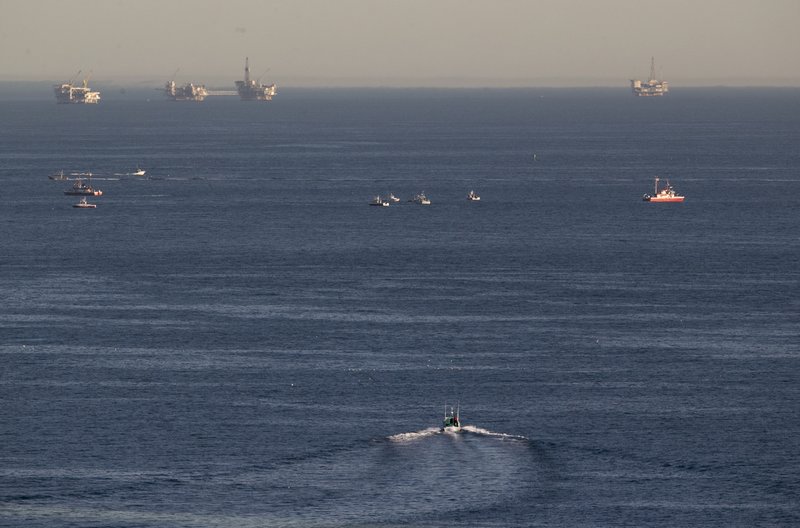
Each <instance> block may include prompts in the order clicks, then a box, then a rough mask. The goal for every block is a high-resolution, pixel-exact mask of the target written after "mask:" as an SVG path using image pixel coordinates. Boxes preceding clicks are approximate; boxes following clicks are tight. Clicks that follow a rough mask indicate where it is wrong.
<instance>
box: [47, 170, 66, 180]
mask: <svg viewBox="0 0 800 528" xmlns="http://www.w3.org/2000/svg"><path fill="white" fill-rule="evenodd" d="M48 177H49V178H50V179H51V180H59V181H63V180H66V179H67V175H66V174H64V171H63V170H62V171H59V172H56V173H55V174H51V175H50V176H48Z"/></svg>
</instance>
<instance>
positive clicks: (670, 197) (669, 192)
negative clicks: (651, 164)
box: [642, 176, 684, 202]
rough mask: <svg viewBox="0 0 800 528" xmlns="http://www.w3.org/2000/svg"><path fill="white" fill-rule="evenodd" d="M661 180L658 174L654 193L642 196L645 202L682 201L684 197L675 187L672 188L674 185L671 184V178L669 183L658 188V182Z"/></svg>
mask: <svg viewBox="0 0 800 528" xmlns="http://www.w3.org/2000/svg"><path fill="white" fill-rule="evenodd" d="M660 180H661V178H659V177H658V176H656V181H655V186H654V188H653V194H652V195H651V194H645V195H644V196H642V200H644V201H645V202H682V201H683V199H684V197H683V196H679V195H678V194H677V193H676V192H675V189H673V188H672V185H670V184H669V180H667V185H666V187H664V188H663V189H661V190H659V189H658V182H659V181H660Z"/></svg>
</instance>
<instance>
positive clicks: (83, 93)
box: [53, 70, 100, 104]
mask: <svg viewBox="0 0 800 528" xmlns="http://www.w3.org/2000/svg"><path fill="white" fill-rule="evenodd" d="M80 74H81V71H80V70H78V73H76V74H75V75H73V76H72V78H71V79H70V80H68V81H67V82H65V83H61V84H57V85H55V86H54V87H53V91H54V92H55V94H56V103H58V104H97V103H99V102H100V92H95V91H92V90H91V89H90V88H89V79H90V78H91V76H92V72H89V75H87V76H86V78H85V79H83V86H75V85H74V84H73V82H74V81H75V79H76V78H77V77H78V75H80Z"/></svg>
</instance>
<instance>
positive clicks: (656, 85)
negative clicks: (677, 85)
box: [631, 57, 669, 97]
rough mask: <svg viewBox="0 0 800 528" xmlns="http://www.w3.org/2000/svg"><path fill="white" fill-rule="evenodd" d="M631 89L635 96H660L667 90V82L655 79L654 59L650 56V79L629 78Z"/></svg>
mask: <svg viewBox="0 0 800 528" xmlns="http://www.w3.org/2000/svg"><path fill="white" fill-rule="evenodd" d="M631 90H632V91H633V95H635V96H637V97H660V96H662V95H664V94H665V93H667V92H668V91H669V83H667V81H660V80H658V79H656V60H655V57H651V58H650V79H648V80H647V81H641V80H639V79H631Z"/></svg>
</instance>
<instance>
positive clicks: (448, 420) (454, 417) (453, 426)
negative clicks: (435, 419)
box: [441, 404, 461, 433]
mask: <svg viewBox="0 0 800 528" xmlns="http://www.w3.org/2000/svg"><path fill="white" fill-rule="evenodd" d="M459 414H460V409H459V405H458V404H456V408H455V409H453V406H452V405H451V406H450V410H449V411H448V410H447V404H445V405H444V421H443V422H442V428H441V431H442V432H443V433H460V432H461V417H460V416H459Z"/></svg>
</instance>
